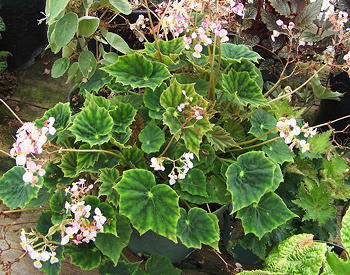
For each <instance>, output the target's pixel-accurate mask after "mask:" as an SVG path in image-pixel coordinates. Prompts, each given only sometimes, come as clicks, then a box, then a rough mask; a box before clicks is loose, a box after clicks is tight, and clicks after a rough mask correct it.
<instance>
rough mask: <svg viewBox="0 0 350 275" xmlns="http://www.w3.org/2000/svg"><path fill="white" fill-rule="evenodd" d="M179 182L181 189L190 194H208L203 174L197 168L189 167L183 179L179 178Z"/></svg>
mask: <svg viewBox="0 0 350 275" xmlns="http://www.w3.org/2000/svg"><path fill="white" fill-rule="evenodd" d="M179 184H181V190H183V191H186V192H187V193H189V194H191V195H198V196H208V194H207V191H206V189H207V188H206V184H207V183H206V178H205V175H204V173H203V172H202V170H200V169H198V168H193V169H191V170H190V171H189V172H188V173H187V175H186V177H185V179H183V180H179Z"/></svg>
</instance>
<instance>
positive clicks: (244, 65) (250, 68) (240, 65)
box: [230, 59, 264, 89]
mask: <svg viewBox="0 0 350 275" xmlns="http://www.w3.org/2000/svg"><path fill="white" fill-rule="evenodd" d="M230 68H232V69H233V70H235V71H236V72H248V73H249V77H250V78H251V79H253V80H254V81H255V82H256V84H258V86H259V87H260V89H262V88H263V85H264V80H263V78H262V75H261V72H260V70H259V69H258V68H257V67H256V66H255V65H254V64H253V63H252V62H250V61H249V60H246V59H243V60H241V61H234V62H232V63H230Z"/></svg>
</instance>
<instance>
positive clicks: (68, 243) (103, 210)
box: [0, 0, 349, 274]
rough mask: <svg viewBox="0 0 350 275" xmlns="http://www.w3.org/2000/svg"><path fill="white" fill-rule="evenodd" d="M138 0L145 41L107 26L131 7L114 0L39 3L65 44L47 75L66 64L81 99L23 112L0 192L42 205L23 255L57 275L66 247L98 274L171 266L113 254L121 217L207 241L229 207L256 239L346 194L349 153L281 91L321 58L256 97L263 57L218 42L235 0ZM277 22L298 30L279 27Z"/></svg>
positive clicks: (322, 218) (123, 241) (126, 224)
mask: <svg viewBox="0 0 350 275" xmlns="http://www.w3.org/2000/svg"><path fill="white" fill-rule="evenodd" d="M218 4H219V2H218ZM144 5H145V6H146V8H147V11H148V15H149V18H148V20H149V21H148V23H147V22H146V19H145V18H144V17H140V18H139V19H140V20H138V22H137V23H136V25H134V26H133V28H134V29H135V30H137V31H138V32H139V34H140V35H142V33H141V30H142V29H147V28H149V31H150V32H151V33H152V35H153V37H154V41H153V42H149V41H147V40H146V42H145V44H144V45H145V47H144V49H141V50H132V49H130V48H129V46H128V44H127V43H126V42H125V41H123V40H122V39H121V37H120V36H118V35H116V34H114V33H113V32H110V31H109V28H111V27H112V26H110V22H111V20H112V18H113V17H114V16H115V15H116V14H121V13H123V14H128V13H130V12H131V6H130V4H128V3H127V2H126V1H112V0H110V1H81V2H76V1H69V0H65V1H60V2H57V3H56V2H55V3H54V2H52V1H47V3H46V11H45V14H46V18H45V20H46V23H47V24H48V40H49V47H50V48H51V50H52V51H53V52H55V53H60V52H62V58H60V59H58V60H57V61H56V62H55V63H54V64H53V67H52V76H53V77H60V76H62V75H63V74H64V73H65V72H68V81H71V82H72V83H73V84H74V85H76V86H75V89H77V90H78V91H79V93H80V94H81V95H82V96H83V98H84V101H83V102H82V106H81V108H80V110H78V112H72V110H71V108H70V104H69V103H58V104H57V105H56V106H55V107H53V108H52V109H50V110H48V111H47V112H46V113H45V114H44V116H43V117H42V118H40V119H38V120H36V121H35V122H33V123H30V122H25V123H23V125H22V127H21V128H20V129H19V130H18V131H17V134H16V137H17V140H16V142H15V143H14V146H13V148H12V149H11V151H10V153H7V152H3V153H7V154H9V156H11V157H13V158H15V159H16V164H17V166H15V167H13V168H11V169H10V170H9V171H8V172H7V173H5V174H4V175H3V177H2V178H1V179H0V199H1V200H3V202H4V203H5V204H6V205H7V206H8V207H10V208H12V209H15V208H22V209H23V208H25V207H28V206H31V205H35V207H37V206H42V205H47V204H49V208H48V209H46V211H44V212H43V213H42V215H41V217H40V218H39V220H38V224H37V227H36V229H32V230H29V231H28V230H25V229H24V230H23V231H22V233H21V245H22V247H23V249H24V250H25V251H26V253H27V254H28V255H29V256H30V257H31V258H32V259H33V260H34V266H35V267H37V268H39V269H41V270H43V271H45V272H47V273H48V274H58V273H59V270H60V261H61V260H62V259H63V258H64V256H69V257H70V258H71V262H72V263H73V264H76V265H78V266H79V267H81V268H82V269H85V270H89V269H93V268H97V267H99V268H100V271H101V273H102V274H106V273H111V272H117V270H121V269H128V270H129V271H130V274H139V273H142V272H147V273H148V274H155V273H154V272H156V270H158V272H159V268H161V263H162V262H164V261H165V262H167V265H165V266H164V267H163V268H165V269H164V270H163V271H162V272H163V273H161V274H172V273H174V274H178V273H179V272H180V271H179V270H178V269H176V268H174V267H173V266H172V265H171V263H170V261H169V260H166V258H164V257H162V256H156V255H153V256H152V257H151V258H149V259H148V260H147V263H146V265H145V267H144V268H143V271H141V270H140V269H139V264H140V263H139V262H137V263H130V262H129V261H128V259H127V258H126V257H124V256H123V252H122V251H123V249H124V248H125V247H127V246H128V243H129V240H130V236H131V234H132V228H133V229H135V230H136V231H138V232H139V234H141V235H143V234H145V233H146V232H148V231H150V230H151V231H153V232H154V233H156V234H158V235H160V236H163V237H165V238H167V239H169V240H170V241H172V242H174V243H178V242H181V243H182V244H183V245H184V246H186V247H187V248H201V247H202V245H203V244H206V245H208V246H211V247H212V248H213V249H215V250H216V251H219V240H220V230H219V223H218V218H217V216H216V215H215V214H214V213H213V212H214V211H215V210H216V209H217V208H219V207H221V206H225V205H228V204H231V206H230V207H231V208H230V213H234V214H235V218H236V219H239V220H241V222H242V226H243V229H244V234H245V235H244V236H241V237H242V239H243V238H251V240H252V241H251V243H253V242H254V243H258V244H262V245H263V246H265V247H266V246H267V243H268V244H270V243H271V242H272V241H271V239H272V238H273V236H272V235H273V233H270V232H272V231H273V230H280V229H281V228H282V227H284V226H290V222H292V221H294V220H296V221H300V220H298V219H297V217H298V216H299V217H302V219H303V221H305V220H310V219H311V220H316V221H317V222H319V223H320V224H324V223H326V222H327V221H328V220H329V219H331V218H332V217H333V215H334V206H333V202H334V200H335V199H343V200H345V199H347V197H348V195H347V193H346V192H348V189H349V186H347V185H346V184H345V179H346V178H347V177H348V174H347V171H348V170H347V164H346V162H345V160H344V159H343V158H342V157H341V156H340V155H339V153H338V152H337V151H336V150H335V146H334V145H332V142H331V141H330V139H329V136H330V134H331V131H328V132H324V133H318V132H317V127H316V126H315V127H310V126H309V125H308V123H307V122H304V121H303V119H302V117H301V114H302V111H303V109H300V107H299V106H293V105H292V104H290V103H289V100H288V98H289V97H291V96H293V95H294V94H296V93H297V92H298V91H301V90H303V89H305V90H307V89H308V88H310V87H311V88H313V89H318V91H320V90H322V89H326V88H324V87H323V86H322V85H321V82H320V81H319V80H318V79H317V77H318V75H319V74H320V73H321V72H323V71H324V70H325V68H329V67H330V66H332V65H334V64H333V63H332V62H331V61H330V60H329V59H327V58H325V59H324V60H321V61H320V62H319V63H315V62H314V61H312V62H309V63H308V62H305V63H302V64H301V63H300V62H299V63H297V66H296V67H295V68H294V70H296V69H298V68H300V69H301V70H303V71H304V72H305V71H306V70H305V66H307V68H308V71H309V74H307V75H305V79H302V82H301V83H300V79H297V80H295V79H293V81H294V82H293V81H291V82H289V84H290V85H292V86H294V85H295V86H294V88H291V87H284V86H283V87H281V83H282V81H283V76H282V77H281V79H280V80H278V81H277V82H276V83H275V84H274V85H272V87H271V86H270V89H269V90H268V91H266V93H265V94H264V93H263V90H264V79H263V77H262V73H261V71H260V70H259V68H258V67H257V64H258V62H259V60H261V59H262V58H261V56H260V55H259V54H258V53H257V52H255V51H253V50H252V49H251V48H249V47H247V46H245V45H238V44H232V43H229V38H228V36H227V35H228V31H227V30H226V29H225V24H226V21H227V20H226V19H227V18H228V17H232V16H236V17H237V18H239V17H242V16H243V15H244V5H243V4H242V3H239V2H229V3H226V2H225V3H221V2H220V5H219V6H212V5H209V4H208V3H207V2H198V3H197V2H193V3H192V2H190V1H184V2H181V4H179V3H177V2H169V3H168V4H164V3H163V4H160V5H158V6H157V9H156V10H155V11H153V10H151V9H149V7H148V2H144ZM223 5H225V6H223ZM151 13H153V15H154V16H156V17H157V18H158V23H156V21H153V20H152V16H151ZM146 23H147V24H149V27H143V25H144V24H145V26H146ZM279 23H280V22H278V24H279ZM280 25H281V28H282V29H285V30H286V32H285V35H286V36H287V37H288V38H289V39H290V41H291V42H295V41H297V39H298V37H297V36H296V35H295V33H294V29H293V26H292V24H290V23H289V25H286V24H284V22H283V21H282V23H281V24H280ZM144 37H145V39H146V38H147V37H146V36H144ZM161 38H162V39H161ZM92 39H94V40H95V41H96V47H95V52H94V53H92V52H91V51H90V50H89V47H88V45H89V43H88V42H89V41H91V40H92ZM297 45H299V44H297ZM290 46H291V50H292V49H294V48H293V47H295V44H293V43H291V44H290ZM298 47H299V46H298ZM111 48H113V49H114V50H117V51H119V52H121V53H123V55H117V54H116V53H115V52H113V51H109V50H110V49H111ZM326 57H327V56H326ZM285 66H286V67H285V68H286V70H287V67H288V66H289V63H288V64H286V65H285ZM339 66H340V65H339ZM342 66H343V67H344V68H345V67H346V66H347V64H346V63H345V64H343V65H342ZM288 69H289V67H288ZM298 81H299V82H298ZM282 88H283V89H282ZM2 102H3V101H2ZM3 103H4V102H3ZM14 115H16V114H15V113H14ZM18 119H19V120H20V118H18ZM20 121H21V120H20ZM327 125H328V123H327ZM318 126H322V125H318ZM310 171H311V172H310ZM288 174H289V176H288ZM290 174H291V175H292V176H290ZM286 186H287V187H286ZM285 188H289V189H288V190H287V192H284V189H285ZM320 194H321V195H322V198H321V197H320ZM324 194H327V196H326V197H325V196H324ZM321 200H324V201H325V203H324V205H322V207H321V208H320V207H319V203H320V201H321ZM305 211H306V212H305ZM320 213H322V215H319V214H320ZM298 228H299V227H298ZM274 232H276V231H274ZM291 234H292V233H290V235H291ZM247 236H248V237H247ZM286 236H289V235H288V234H285V235H284V237H286ZM265 241H266V242H265ZM264 242H265V243H264ZM265 252H266V251H263V253H265ZM217 253H218V252H217ZM142 274H144V273H142Z"/></svg>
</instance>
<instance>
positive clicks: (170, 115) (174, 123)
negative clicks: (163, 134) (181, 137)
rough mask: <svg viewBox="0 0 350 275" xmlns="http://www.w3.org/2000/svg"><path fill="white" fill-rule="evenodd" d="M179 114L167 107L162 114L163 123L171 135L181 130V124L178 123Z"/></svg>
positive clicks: (174, 109)
mask: <svg viewBox="0 0 350 275" xmlns="http://www.w3.org/2000/svg"><path fill="white" fill-rule="evenodd" d="M179 116H180V113H179V112H178V110H177V109H176V108H173V107H168V108H166V110H165V113H163V123H164V124H165V125H166V126H168V127H169V130H170V133H171V134H173V135H174V134H178V131H179V130H180V129H181V123H180V121H179Z"/></svg>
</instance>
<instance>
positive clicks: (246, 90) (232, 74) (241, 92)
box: [222, 70, 266, 106]
mask: <svg viewBox="0 0 350 275" xmlns="http://www.w3.org/2000/svg"><path fill="white" fill-rule="evenodd" d="M222 85H223V88H224V90H226V91H227V92H228V93H230V94H232V95H234V96H235V97H237V99H238V101H239V102H240V103H241V104H242V105H243V106H246V105H248V104H251V105H253V106H259V105H262V104H266V99H265V98H264V96H263V94H262V91H261V89H260V87H259V86H258V84H256V82H255V81H254V80H253V79H251V78H250V77H249V73H247V72H236V71H235V70H231V71H229V73H228V74H225V75H223V80H222Z"/></svg>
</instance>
